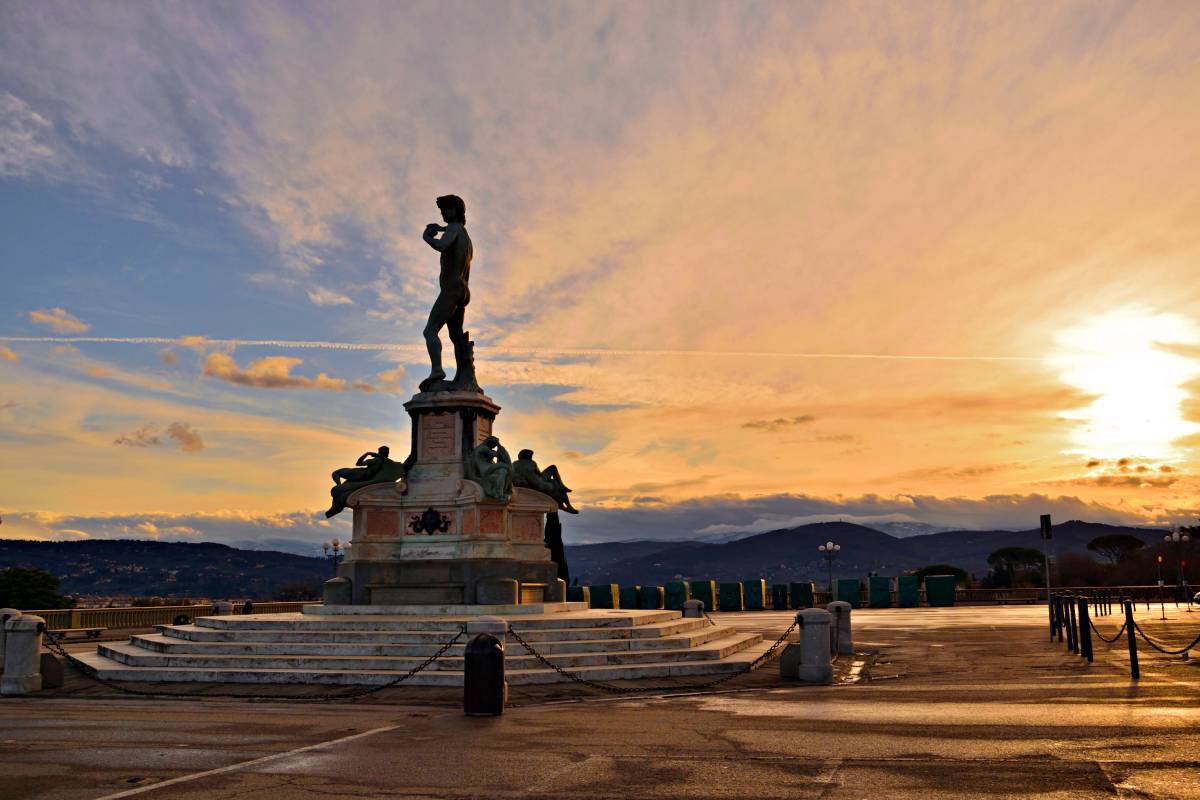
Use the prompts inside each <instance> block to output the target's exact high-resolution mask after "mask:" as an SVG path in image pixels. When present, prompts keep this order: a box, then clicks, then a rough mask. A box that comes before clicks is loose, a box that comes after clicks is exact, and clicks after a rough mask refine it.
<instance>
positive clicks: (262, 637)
mask: <svg viewBox="0 0 1200 800" xmlns="http://www.w3.org/2000/svg"><path fill="white" fill-rule="evenodd" d="M155 627H156V628H157V629H158V631H159V632H160V633H162V634H163V635H164V636H169V637H172V638H178V639H187V640H189V641H196V642H243V641H255V642H311V643H324V642H345V643H347V644H349V643H354V642H364V641H369V642H371V643H375V644H425V643H441V642H444V641H446V640H447V639H448V638H449V637H450V636H452V635H453V634H454V632H455V631H456V630H457V626H455V627H453V628H448V629H446V630H390V629H389V630H384V631H379V630H369V629H351V630H346V629H340V628H337V629H332V628H326V627H318V628H312V629H309V628H304V629H298V630H293V629H288V630H277V629H275V628H257V627H234V628H212V627H207V626H201V625H158V626H155ZM515 627H516V631H517V632H518V633H519V634H521V636H522V638H524V639H525V640H526V641H529V642H547V641H568V640H571V639H581V640H582V639H586V640H599V639H630V638H634V637H637V638H646V639H656V638H661V637H663V636H674V635H678V634H682V633H687V632H690V631H696V630H701V629H703V628H708V627H712V625H711V624H710V623H709V622H708V621H707V620H705V619H683V618H679V619H672V620H668V621H665V622H651V623H647V624H645V625H637V626H633V625H630V626H626V627H619V628H617V627H604V628H583V627H575V628H533V629H529V628H526V627H524V626H523V625H521V624H516V626H515Z"/></svg>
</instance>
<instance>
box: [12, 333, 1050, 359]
mask: <svg viewBox="0 0 1200 800" xmlns="http://www.w3.org/2000/svg"><path fill="white" fill-rule="evenodd" d="M0 342H13V343H29V344H150V345H174V346H177V347H189V346H192V347H194V346H199V345H210V346H213V347H278V348H282V349H297V350H369V351H376V352H379V351H391V352H401V353H424V352H425V348H424V347H423V346H422V345H416V344H390V343H386V342H326V341H303V340H295V339H208V338H199V337H186V338H175V339H172V338H168V337H165V336H0ZM480 349H481V350H484V351H487V352H492V353H501V354H504V355H535V356H537V355H542V356H588V357H596V358H604V357H612V356H701V357H709V358H711V357H714V356H721V357H731V358H826V359H839V358H840V359H868V360H879V361H1043V360H1044V359H1042V358H1039V357H1035V356H962V355H930V354H918V355H911V354H909V355H905V354H895V353H788V352H770V351H761V350H649V349H644V350H643V349H609V348H598V347H512V346H501V345H490V346H489V345H484V346H482V347H480Z"/></svg>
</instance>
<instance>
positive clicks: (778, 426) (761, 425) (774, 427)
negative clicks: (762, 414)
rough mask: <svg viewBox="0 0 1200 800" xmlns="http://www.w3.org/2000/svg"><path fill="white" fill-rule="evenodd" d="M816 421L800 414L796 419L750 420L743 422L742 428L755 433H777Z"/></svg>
mask: <svg viewBox="0 0 1200 800" xmlns="http://www.w3.org/2000/svg"><path fill="white" fill-rule="evenodd" d="M816 419H817V418H816V417H814V416H813V415H812V414H801V415H800V416H797V417H776V418H775V419H752V420H750V421H749V422H743V423H742V427H743V428H749V429H750V430H755V431H765V432H767V433H778V432H779V431H783V430H787V429H788V428H795V427H798V426H800V425H807V424H808V423H810V422H815V421H816Z"/></svg>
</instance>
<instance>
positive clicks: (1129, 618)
mask: <svg viewBox="0 0 1200 800" xmlns="http://www.w3.org/2000/svg"><path fill="white" fill-rule="evenodd" d="M1125 630H1126V632H1127V633H1128V635H1129V674H1130V676H1131V677H1132V678H1133V679H1134V680H1135V681H1136V680H1137V679H1138V678H1140V677H1142V671H1141V670H1140V669H1138V659H1137V638H1136V635H1135V634H1134V630H1133V602H1132V601H1126V602H1125Z"/></svg>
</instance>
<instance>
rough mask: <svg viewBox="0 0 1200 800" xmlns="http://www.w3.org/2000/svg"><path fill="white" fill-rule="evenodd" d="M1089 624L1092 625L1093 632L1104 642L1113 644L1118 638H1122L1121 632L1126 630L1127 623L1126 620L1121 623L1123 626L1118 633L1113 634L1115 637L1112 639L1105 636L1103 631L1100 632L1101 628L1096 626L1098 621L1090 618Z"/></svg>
mask: <svg viewBox="0 0 1200 800" xmlns="http://www.w3.org/2000/svg"><path fill="white" fill-rule="evenodd" d="M1088 624H1089V625H1091V626H1092V631H1093V632H1094V633H1095V634H1096V636H1098V637H1099V638H1100V641H1102V642H1104V643H1106V644H1112V643H1114V642H1115V641H1117V639H1120V638H1121V634H1122V633H1124V632H1125V623H1124V622H1122V623H1121V628H1120V629H1119V630H1118V631H1117V632H1116V634H1114V635H1113V637H1112V638H1111V639H1110V638H1108V637H1107V636H1105V635H1104V634H1103V633H1101V632H1100V629H1099V628H1097V627H1096V623H1095V622H1092V621H1091V620H1090V619H1089V620H1088Z"/></svg>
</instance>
